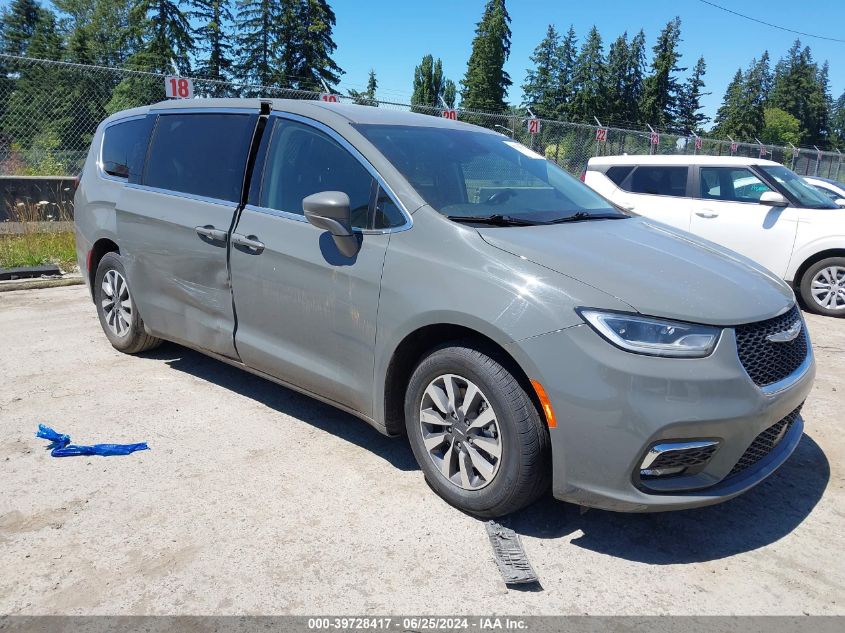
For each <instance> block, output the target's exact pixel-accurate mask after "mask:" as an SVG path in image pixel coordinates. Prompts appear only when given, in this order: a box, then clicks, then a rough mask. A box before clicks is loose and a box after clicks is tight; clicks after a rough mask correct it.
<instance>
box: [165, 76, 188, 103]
mask: <svg viewBox="0 0 845 633" xmlns="http://www.w3.org/2000/svg"><path fill="white" fill-rule="evenodd" d="M164 91H165V93H166V94H167V98H168V99H193V98H194V82H193V81H192V80H191V79H189V78H187V77H165V78H164Z"/></svg>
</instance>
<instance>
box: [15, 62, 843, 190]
mask: <svg viewBox="0 0 845 633" xmlns="http://www.w3.org/2000/svg"><path fill="white" fill-rule="evenodd" d="M193 84H194V96H195V97H199V98H206V97H257V96H261V97H267V98H286V99H319V98H320V95H319V93H315V92H307V91H302V90H291V89H287V88H281V87H278V86H255V85H243V84H236V83H228V82H222V81H215V80H209V79H203V78H194V79H193ZM164 99H165V76H164V75H162V74H157V73H151V72H145V71H141V70H131V69H117V68H106V67H102V66H88V65H82V64H72V63H67V62H56V61H46V60H39V59H31V58H24V57H14V56H10V55H4V54H0V175H3V176H10V175H15V176H33V175H38V176H72V175H76V174H78V173H79V172H80V171H81V169H82V165H83V163H84V161H85V156H86V154H87V151H88V146H89V144H90V142H91V138H92V136H93V134H94V131H95V130H96V128H97V125H98V124H99V123H100V121H102V120H103V119H104V118H105V117H107V116H108V115H109V114H111V113H113V112H117V111H119V110H123V109H126V108H130V107H135V106H140V105H146V104H150V103H155V102H157V101H162V100H164ZM339 100H340V101H342V102H355V99H353V98H352V97H348V96H339ZM359 102H363V103H365V104H367V105H372V106H377V107H382V108H390V109H401V110H413V111H415V112H421V113H424V114H429V115H432V116H442V114H443V111H442V109H440V108H433V107H422V106H413V107H412V106H410V105H409V104H406V103H398V102H392V101H384V100H366V99H361V100H359ZM457 118H458V119H459V120H462V121H467V122H470V123H475V124H477V125H481V126H484V127H487V128H490V129H493V130H496V131H498V132H501V133H502V134H506V135H508V136H510V137H511V138H513V139H514V140H517V141H519V142H520V143H523V144H524V145H526V146H528V147H530V148H532V149H533V150H534V151H536V152H538V153H541V154H544V155H545V156H546V157H547V158H549V159H551V160H554V161H555V162H557V163H558V164H560V165H561V166H563V167H564V168H565V169H567V170H568V171H570V172H571V173H573V174H576V175H579V174H581V173H582V172H583V171H584V169H585V168H586V165H587V161H588V160H589V159H590V158H591V157H593V156H609V155H616V154H696V153H697V154H708V155H715V156H732V155H733V156H745V157H754V158H757V157H761V158H767V159H770V160H774V161H777V162H779V163H782V164H783V165H785V166H787V167H789V168H791V169H793V170H794V171H796V172H797V173H799V174H802V175H817V176H822V177H825V178H833V179H836V180H839V179H845V170H843V168H842V154H840V153H839V152H823V151H817V150H816V149H806V148H794V149H793V148H792V147H780V146H774V145H758V144H756V143H732V142H731V141H730V140H719V139H712V138H699V139H696V138H695V137H686V136H678V135H675V134H668V133H662V132H657V133H652V132H651V131H648V130H646V131H642V130H630V129H621V128H613V127H610V128H599V127H598V126H596V125H586V124H579V123H569V122H565V121H553V120H545V119H540V120H539V121H538V123H539V125H538V126H537V128H536V130H535V132H536V133H534V134H531V133H529V127H531V126H529V120H528V118H527V117H526V116H518V115H513V114H490V113H485V112H474V111H466V110H458V111H457Z"/></svg>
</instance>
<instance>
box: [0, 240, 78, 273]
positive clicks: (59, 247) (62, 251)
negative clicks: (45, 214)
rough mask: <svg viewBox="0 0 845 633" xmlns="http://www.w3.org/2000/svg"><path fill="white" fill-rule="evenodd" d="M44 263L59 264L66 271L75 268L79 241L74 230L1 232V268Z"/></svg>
mask: <svg viewBox="0 0 845 633" xmlns="http://www.w3.org/2000/svg"><path fill="white" fill-rule="evenodd" d="M41 264H56V265H57V266H58V267H59V268H61V269H62V270H63V271H70V270H73V269H74V268H75V267H76V240H75V238H74V235H73V232H72V231H60V232H52V231H51V232H46V233H38V232H26V233H21V234H19V235H0V268H17V267H19V266H38V265H41Z"/></svg>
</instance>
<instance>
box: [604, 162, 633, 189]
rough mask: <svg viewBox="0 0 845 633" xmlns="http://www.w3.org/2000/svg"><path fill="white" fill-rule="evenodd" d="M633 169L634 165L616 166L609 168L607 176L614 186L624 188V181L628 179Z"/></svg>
mask: <svg viewBox="0 0 845 633" xmlns="http://www.w3.org/2000/svg"><path fill="white" fill-rule="evenodd" d="M633 169H634V166H633V165H614V166H613V167H610V168H608V170H607V173H606V176H607V177H608V178H609V179H610V181H611V182H612V183H613V184H615V185H617V186H622V181H623V180H625V179H626V178H627V177H628V174H630V173H631V171H632V170H633Z"/></svg>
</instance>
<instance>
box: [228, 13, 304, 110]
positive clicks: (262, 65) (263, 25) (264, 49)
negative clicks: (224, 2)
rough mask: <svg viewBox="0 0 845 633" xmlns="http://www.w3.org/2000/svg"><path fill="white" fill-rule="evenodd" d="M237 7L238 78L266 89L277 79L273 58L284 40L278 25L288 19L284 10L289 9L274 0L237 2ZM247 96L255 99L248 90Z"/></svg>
mask: <svg viewBox="0 0 845 633" xmlns="http://www.w3.org/2000/svg"><path fill="white" fill-rule="evenodd" d="M288 4H289V3H288ZM237 8H238V17H237V22H236V27H237V31H236V36H235V48H236V49H237V50H238V51H240V57H239V58H238V61H237V67H236V73H237V76H238V77H239V78H240V79H241V80H242V81H243V82H245V83H249V84H257V85H259V86H269V85H271V84H272V83H273V81H274V79H277V78H278V69H277V66H276V56H277V53H278V50H279V47H280V45H281V42H282V37H283V34H282V31H281V26H282V24H283V19H284V18H285V17H287V20H288V21H289V20H290V19H291V18H290V17H289V16H285V15H284V13H283V11H284V10H287V11H290V8H289V7H288V6H284V7H283V6H282V4H281V3H279V2H277V1H275V0H238V3H237ZM246 93H247V94H246V96H254V95H252V93H251V91H246Z"/></svg>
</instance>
